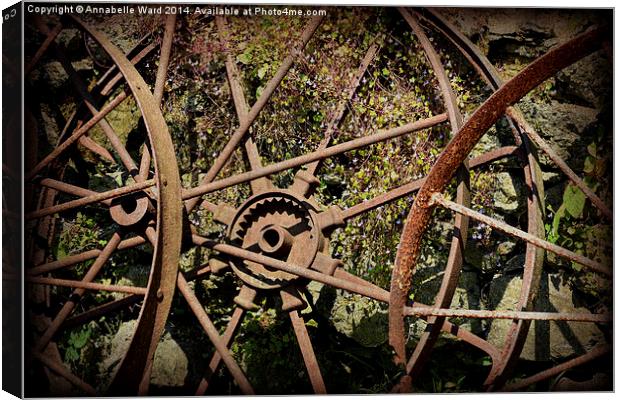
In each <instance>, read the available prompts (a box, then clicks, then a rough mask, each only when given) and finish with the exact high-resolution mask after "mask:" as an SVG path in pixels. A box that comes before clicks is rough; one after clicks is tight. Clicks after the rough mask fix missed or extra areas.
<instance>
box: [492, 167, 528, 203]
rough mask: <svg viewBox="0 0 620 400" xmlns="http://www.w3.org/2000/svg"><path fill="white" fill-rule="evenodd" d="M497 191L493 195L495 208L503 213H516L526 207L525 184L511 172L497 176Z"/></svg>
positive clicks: (500, 173)
mask: <svg viewBox="0 0 620 400" xmlns="http://www.w3.org/2000/svg"><path fill="white" fill-rule="evenodd" d="M496 184H497V189H498V190H496V191H495V193H494V194H493V207H494V208H495V209H496V210H498V211H501V212H505V213H515V212H517V211H519V210H521V209H523V207H524V206H525V203H524V201H525V197H524V196H523V187H522V186H523V184H522V183H521V182H520V181H519V180H518V179H516V178H513V177H512V176H511V174H510V173H509V172H499V173H498V174H496Z"/></svg>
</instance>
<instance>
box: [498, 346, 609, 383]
mask: <svg viewBox="0 0 620 400" xmlns="http://www.w3.org/2000/svg"><path fill="white" fill-rule="evenodd" d="M610 351H611V346H610V345H600V346H597V347H595V348H594V349H592V350H590V351H589V352H588V353H586V354H584V355H581V356H579V357H576V358H573V359H572V360H569V361H566V362H564V363H561V364H559V365H556V366H555V367H552V368H549V369H547V370H545V371H542V372H540V373H538V374H535V375H532V376H530V377H529V378H525V379H521V380H519V381H517V382H515V383H511V384H509V385H506V387H505V388H504V390H505V391H509V392H516V391H519V390H522V389H525V388H527V387H528V386H530V385H533V384H535V383H537V382H540V381H544V380H546V379H549V378H552V377H554V376H556V375H558V374H559V373H561V372H563V371H566V370H568V369H570V368H574V367H577V366H579V365H582V364H585V363H588V362H591V361H593V360H596V359H597V358H599V357H601V356H603V355H605V354H607V353H609V352H610Z"/></svg>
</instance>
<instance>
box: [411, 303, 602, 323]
mask: <svg viewBox="0 0 620 400" xmlns="http://www.w3.org/2000/svg"><path fill="white" fill-rule="evenodd" d="M405 315H415V316H421V315H425V316H428V315H432V316H437V317H449V318H476V319H520V320H529V321H577V322H594V323H609V322H612V316H611V314H591V313H556V312H540V311H504V310H462V309H452V308H437V307H415V306H414V307H405Z"/></svg>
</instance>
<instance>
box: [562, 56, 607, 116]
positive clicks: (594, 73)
mask: <svg viewBox="0 0 620 400" xmlns="http://www.w3.org/2000/svg"><path fill="white" fill-rule="evenodd" d="M603 55H604V51H603V50H600V51H598V52H596V53H593V54H590V55H589V56H587V57H585V58H584V59H583V60H580V61H578V62H576V63H575V64H573V65H571V66H570V67H568V68H566V69H564V70H562V71H561V72H560V73H559V74H558V77H557V79H556V89H557V95H558V97H560V98H565V99H566V100H567V101H568V102H571V103H577V104H583V105H587V106H588V107H593V108H597V109H600V107H601V106H602V105H603V104H605V103H607V102H608V101H609V97H610V95H611V88H612V87H613V84H612V69H611V68H610V64H609V61H608V60H607V59H605V58H604V56H603Z"/></svg>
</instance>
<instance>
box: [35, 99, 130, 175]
mask: <svg viewBox="0 0 620 400" xmlns="http://www.w3.org/2000/svg"><path fill="white" fill-rule="evenodd" d="M126 98H127V91H123V92H121V93H120V94H119V95H118V96H116V97H115V98H114V99H113V100H112V101H111V102H109V103H108V104H106V105H105V106H104V107H103V108H102V109H101V110H100V111H99V112H98V113H96V114H94V115H93V116H92V118H91V119H90V120H88V122H86V123H85V124H84V125H82V126H81V127H80V128H79V129H77V130H76V131H75V132H73V133H72V134H71V136H69V137H68V138H67V139H66V140H65V141H64V142H62V143H60V144H59V145H58V146H57V147H56V148H55V149H54V150H52V152H51V153H50V154H48V155H47V156H46V157H45V158H44V159H43V160H41V161H40V162H39V163H38V164H37V165H36V166H35V167H34V168H33V169H32V170H30V171H29V172H27V173H26V176H25V180H27V181H28V180H31V179H32V178H33V177H34V176H35V175H36V174H38V173H39V172H40V171H41V170H42V169H43V168H45V167H46V166H47V165H48V164H49V163H50V162H52V161H54V160H55V159H56V158H58V156H60V155H61V154H62V153H63V152H64V151H65V150H67V149H68V148H69V147H70V146H71V145H72V144H74V143H75V142H76V141H77V140H79V139H80V138H81V137H82V135H84V134H86V133H87V132H88V131H89V130H90V129H91V128H92V127H93V126H95V125H96V124H98V123H99V122H100V121H101V120H103V118H105V116H106V115H108V114H109V113H110V112H111V111H112V110H114V109H115V108H116V107H117V106H118V105H119V104H121V103H122V102H123V100H125V99H126Z"/></svg>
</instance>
